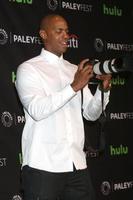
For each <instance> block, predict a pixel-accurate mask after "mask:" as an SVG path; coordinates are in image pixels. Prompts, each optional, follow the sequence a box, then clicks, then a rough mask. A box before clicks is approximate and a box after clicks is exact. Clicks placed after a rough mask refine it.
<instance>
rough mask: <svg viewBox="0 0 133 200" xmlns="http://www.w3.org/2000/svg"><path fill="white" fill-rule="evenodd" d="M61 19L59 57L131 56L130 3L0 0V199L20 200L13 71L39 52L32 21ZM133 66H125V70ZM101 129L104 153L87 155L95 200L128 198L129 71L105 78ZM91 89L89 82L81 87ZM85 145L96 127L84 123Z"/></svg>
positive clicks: (132, 78) (132, 172) (131, 180)
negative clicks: (64, 28)
mask: <svg viewBox="0 0 133 200" xmlns="http://www.w3.org/2000/svg"><path fill="white" fill-rule="evenodd" d="M49 12H50V13H59V14H62V15H63V16H64V17H65V18H66V19H67V21H68V23H69V27H70V39H69V49H68V51H67V53H66V54H65V57H66V58H67V59H68V60H69V61H71V62H73V63H75V64H78V63H79V62H80V61H81V60H82V59H84V58H94V59H98V60H100V61H101V62H104V61H105V60H110V59H113V58H118V57H124V56H125V55H131V56H133V28H132V24H133V2H132V1H130V0H126V1H121V0H112V1H111V0H95V1H94V0H69V1H68V0H1V1H0V199H1V200H22V199H23V197H22V192H21V164H22V154H21V134H22V130H23V126H24V123H25V117H24V114H23V110H22V106H21V103H20V102H19V99H18V96H17V93H16V89H15V80H16V70H17V67H18V65H19V64H21V63H22V62H23V61H25V60H27V59H29V58H31V57H33V56H36V55H38V54H39V53H40V50H41V48H42V44H41V40H40V38H39V35H38V30H39V23H40V19H41V18H42V16H43V15H44V14H47V13H49ZM131 67H133V66H131ZM112 77H113V78H112V90H111V96H110V102H109V104H108V107H107V109H106V116H107V117H106V123H105V127H104V134H105V142H106V143H105V150H104V152H103V153H102V154H97V153H95V152H94V153H92V152H88V153H87V162H88V170H90V171H91V177H92V182H93V185H94V188H95V191H96V200H104V199H106V200H116V199H117V200H118V199H120V200H126V199H131V198H132V196H133V159H132V153H133V145H132V143H133V134H132V127H133V93H132V85H133V74H132V72H130V71H124V72H119V73H118V72H117V73H115V74H114V73H113V74H112ZM88 86H89V87H90V88H91V90H92V92H93V91H94V90H95V87H96V85H95V84H94V83H93V82H92V84H90V85H88ZM85 128H86V135H87V136H86V137H87V138H86V139H87V145H88V146H91V147H93V148H94V149H95V148H97V144H98V142H99V124H98V122H94V123H91V122H89V123H87V122H85Z"/></svg>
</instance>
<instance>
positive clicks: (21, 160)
mask: <svg viewBox="0 0 133 200" xmlns="http://www.w3.org/2000/svg"><path fill="white" fill-rule="evenodd" d="M18 156H19V164H20V165H22V162H23V158H22V154H21V153H19V154H18Z"/></svg>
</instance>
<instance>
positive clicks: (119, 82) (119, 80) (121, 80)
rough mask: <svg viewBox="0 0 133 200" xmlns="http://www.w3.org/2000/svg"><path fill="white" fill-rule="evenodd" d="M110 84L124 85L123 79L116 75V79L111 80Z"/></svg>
mask: <svg viewBox="0 0 133 200" xmlns="http://www.w3.org/2000/svg"><path fill="white" fill-rule="evenodd" d="M111 83H112V85H124V84H125V79H124V78H121V77H120V76H119V75H118V76H117V77H116V78H112V80H111Z"/></svg>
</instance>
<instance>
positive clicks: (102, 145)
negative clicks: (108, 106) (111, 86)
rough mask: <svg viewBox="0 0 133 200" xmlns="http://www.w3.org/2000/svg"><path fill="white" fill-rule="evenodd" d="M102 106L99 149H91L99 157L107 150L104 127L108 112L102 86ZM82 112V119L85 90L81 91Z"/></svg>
mask: <svg viewBox="0 0 133 200" xmlns="http://www.w3.org/2000/svg"><path fill="white" fill-rule="evenodd" d="M101 84H102V83H101ZM101 105H102V113H101V115H100V117H99V119H98V122H99V125H100V126H99V127H100V130H99V137H98V145H97V149H93V148H92V147H89V149H91V150H92V151H95V152H97V153H96V154H98V155H99V153H101V152H103V151H104V149H105V132H104V125H105V122H106V112H105V110H104V91H103V89H102V85H101ZM81 110H82V111H81V112H82V117H83V90H81ZM83 118H84V117H83ZM86 149H88V147H86ZM92 157H93V156H92ZM94 157H97V156H94Z"/></svg>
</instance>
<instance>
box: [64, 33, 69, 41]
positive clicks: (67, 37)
mask: <svg viewBox="0 0 133 200" xmlns="http://www.w3.org/2000/svg"><path fill="white" fill-rule="evenodd" d="M64 38H65V39H67V40H68V39H69V34H68V32H66V31H64Z"/></svg>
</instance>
